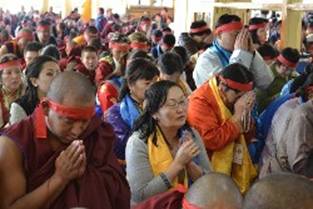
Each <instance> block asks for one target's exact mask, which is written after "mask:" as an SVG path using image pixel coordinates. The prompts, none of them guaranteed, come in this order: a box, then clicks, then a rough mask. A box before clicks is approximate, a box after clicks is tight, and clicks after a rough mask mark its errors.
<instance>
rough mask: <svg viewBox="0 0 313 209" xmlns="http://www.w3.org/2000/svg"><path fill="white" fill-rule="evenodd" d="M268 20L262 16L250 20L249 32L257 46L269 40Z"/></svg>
mask: <svg viewBox="0 0 313 209" xmlns="http://www.w3.org/2000/svg"><path fill="white" fill-rule="evenodd" d="M267 25H268V20H267V19H265V18H261V17H253V18H251V19H250V20H249V32H250V34H251V38H252V41H253V44H254V45H255V48H256V49H258V48H259V47H260V46H262V45H263V44H265V43H266V42H267V31H268V26H267Z"/></svg>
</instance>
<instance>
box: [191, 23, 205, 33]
mask: <svg viewBox="0 0 313 209" xmlns="http://www.w3.org/2000/svg"><path fill="white" fill-rule="evenodd" d="M208 29H209V27H208V26H207V25H204V26H202V27H199V28H190V31H189V33H191V34H192V33H201V32H204V31H207V30H208Z"/></svg>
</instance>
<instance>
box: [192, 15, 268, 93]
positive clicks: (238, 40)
mask: <svg viewBox="0 0 313 209" xmlns="http://www.w3.org/2000/svg"><path fill="white" fill-rule="evenodd" d="M215 33H216V34H217V36H216V39H215V40H214V41H213V45H212V46H211V47H209V48H208V49H207V50H206V51H205V52H203V53H202V54H201V55H200V57H199V59H198V60H197V64H196V66H195V69H194V71H193V78H194V80H195V83H196V85H197V87H199V86H200V85H201V84H203V83H205V82H206V81H207V80H208V79H210V78H211V77H213V76H214V75H215V74H216V73H219V72H220V71H222V69H223V68H224V67H226V66H227V65H229V64H231V63H240V64H242V65H244V66H246V67H247V68H248V69H249V71H250V72H252V74H253V77H254V82H255V86H256V87H257V88H260V89H266V88H267V87H268V86H269V85H270V83H271V82H272V81H273V75H272V73H271V71H270V69H269V68H268V66H267V65H266V63H265V62H264V60H263V58H262V57H261V55H260V54H259V53H258V52H257V51H256V50H255V48H254V46H253V43H252V38H251V37H250V34H249V31H248V29H247V28H243V25H242V23H241V19H240V18H239V17H238V16H236V15H229V14H224V15H222V16H221V17H220V18H219V19H218V20H217V23H216V25H215Z"/></svg>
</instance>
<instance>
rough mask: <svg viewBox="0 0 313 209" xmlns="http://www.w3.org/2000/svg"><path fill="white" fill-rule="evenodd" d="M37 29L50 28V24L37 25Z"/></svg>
mask: <svg viewBox="0 0 313 209" xmlns="http://www.w3.org/2000/svg"><path fill="white" fill-rule="evenodd" d="M37 30H38V31H44V30H50V26H49V25H38V26H37Z"/></svg>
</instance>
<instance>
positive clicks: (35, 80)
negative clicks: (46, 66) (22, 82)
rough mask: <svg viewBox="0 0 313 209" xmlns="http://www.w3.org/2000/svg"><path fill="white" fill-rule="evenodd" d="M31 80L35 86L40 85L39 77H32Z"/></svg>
mask: <svg viewBox="0 0 313 209" xmlns="http://www.w3.org/2000/svg"><path fill="white" fill-rule="evenodd" d="M29 80H30V82H31V83H32V85H33V86H34V87H38V83H37V78H34V77H32V78H30V79H29Z"/></svg>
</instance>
